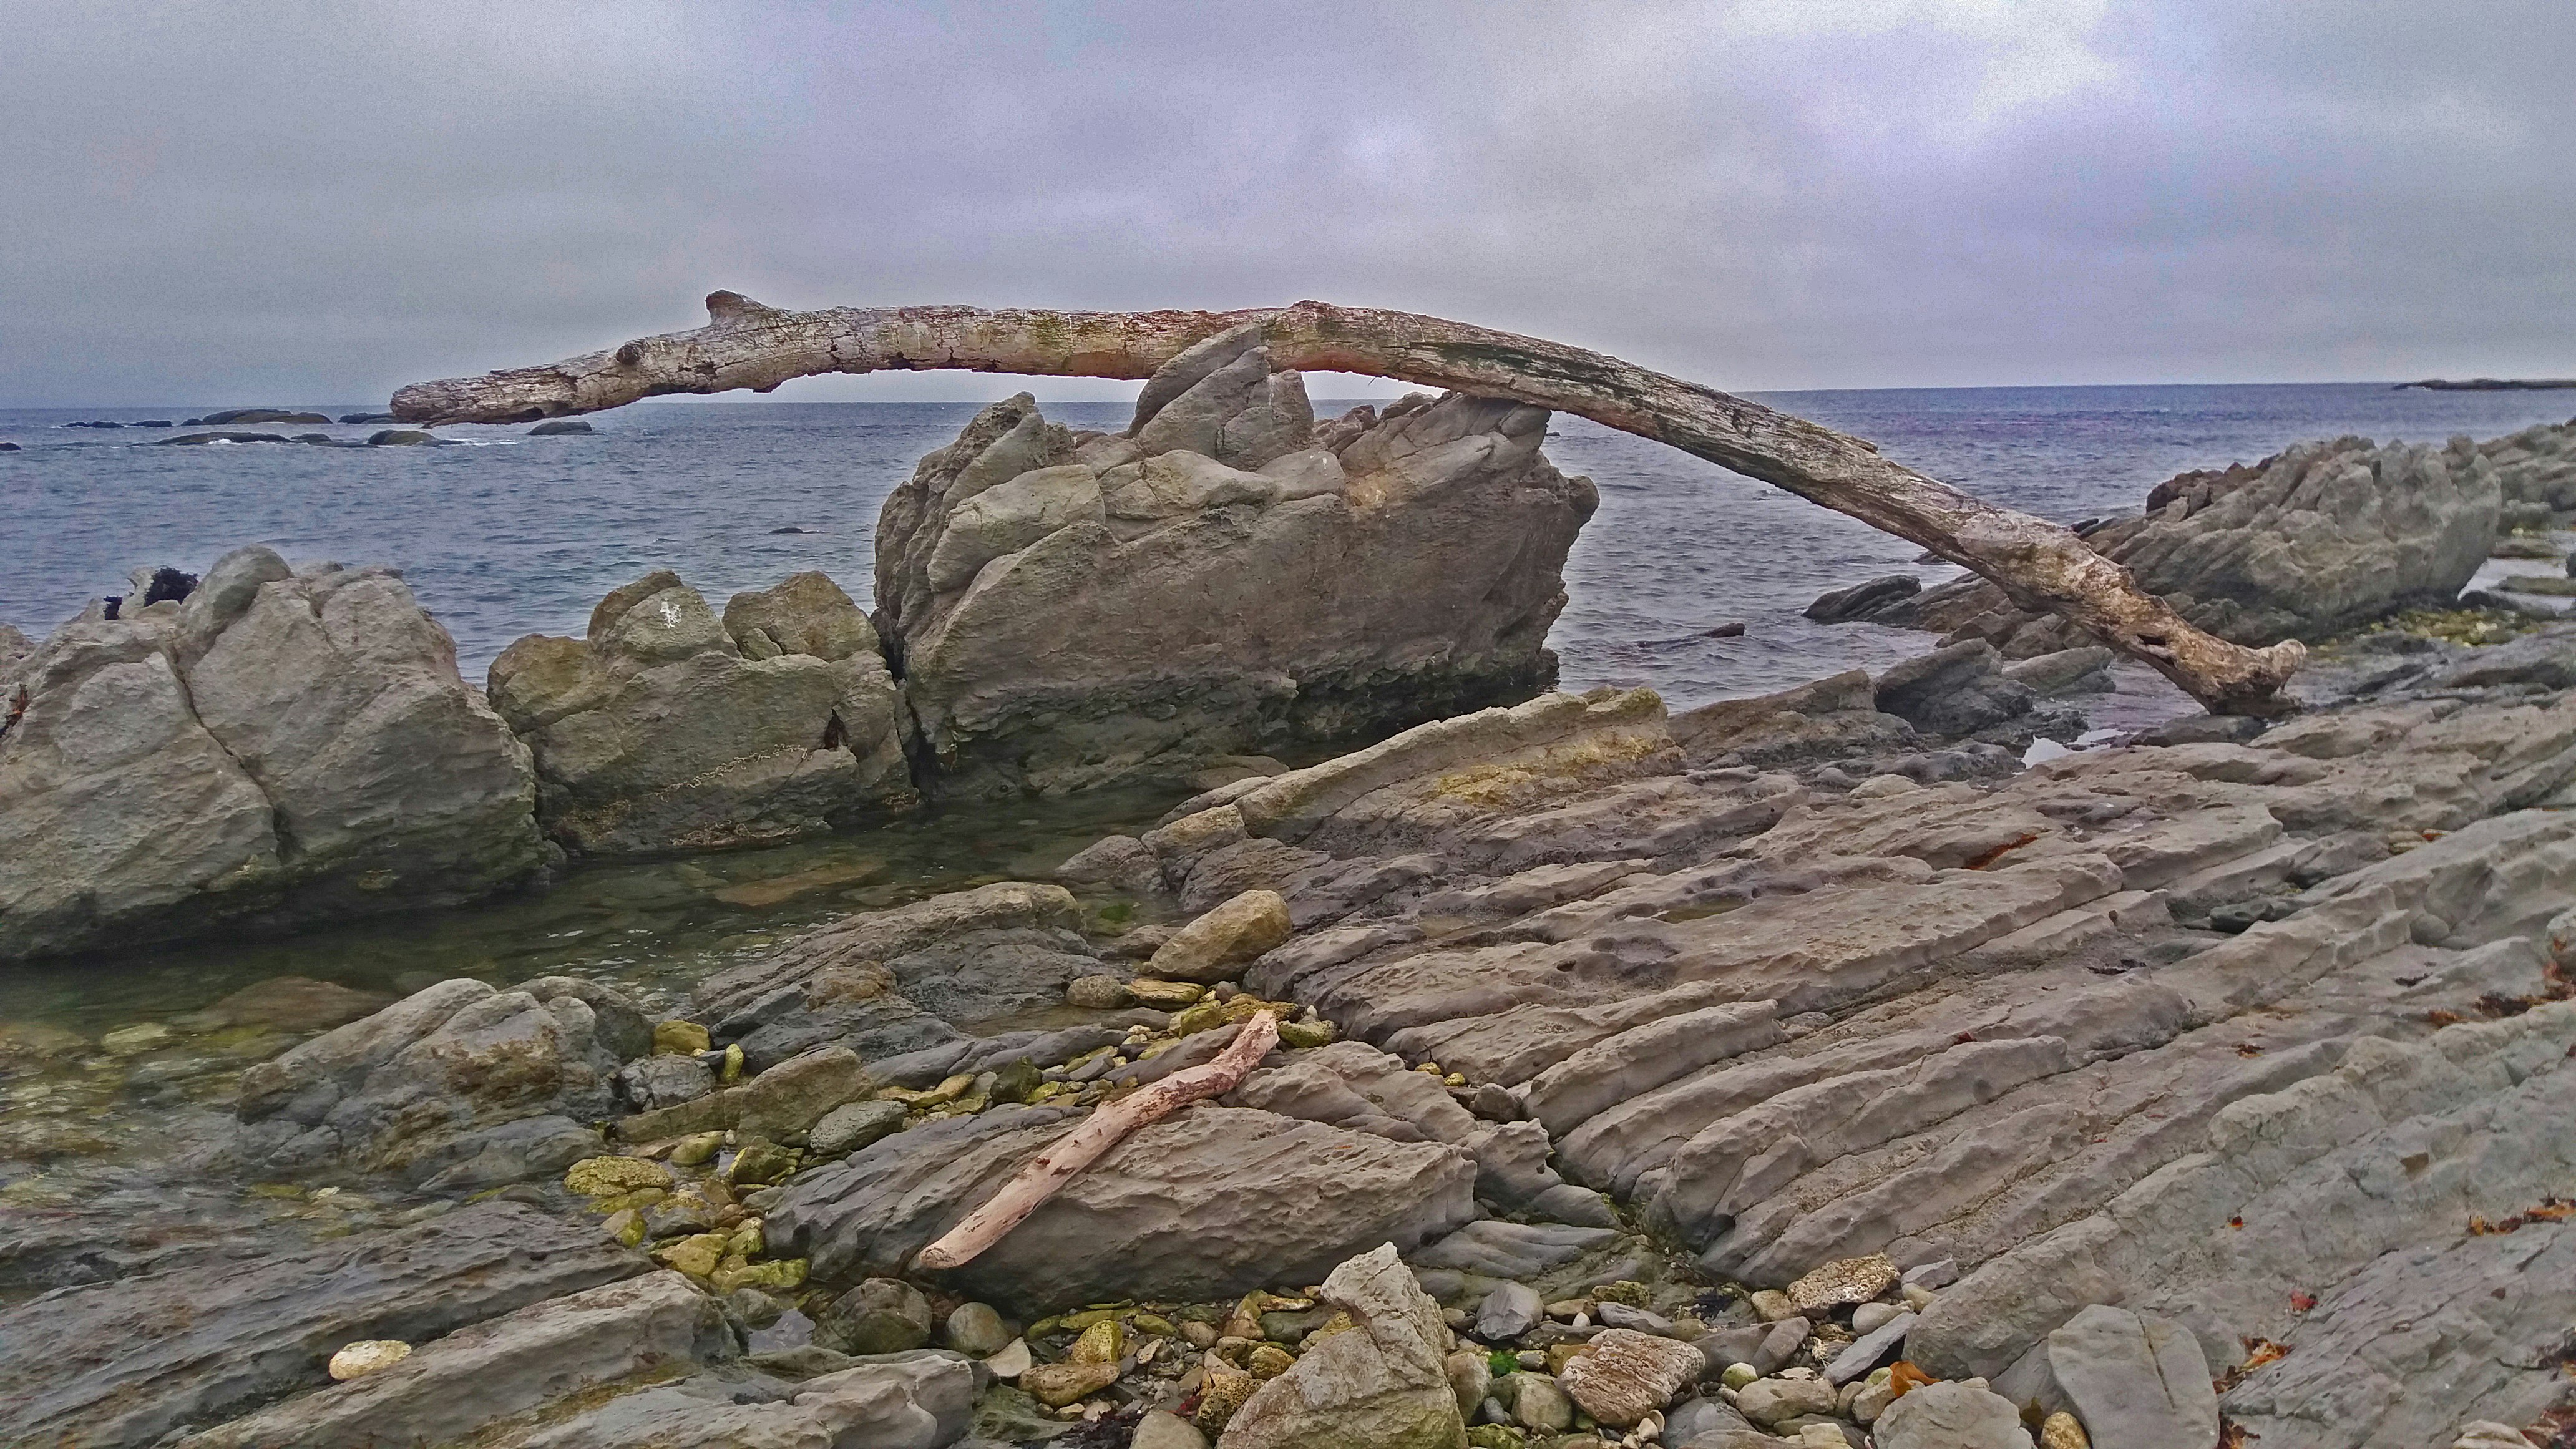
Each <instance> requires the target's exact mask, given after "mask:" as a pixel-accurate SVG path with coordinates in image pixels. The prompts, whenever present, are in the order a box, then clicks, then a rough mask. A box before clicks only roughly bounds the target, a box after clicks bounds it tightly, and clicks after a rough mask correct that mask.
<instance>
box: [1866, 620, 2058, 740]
mask: <svg viewBox="0 0 2576 1449" xmlns="http://www.w3.org/2000/svg"><path fill="white" fill-rule="evenodd" d="M2037 698H2038V694H2037V691H2035V690H2033V689H2032V688H2031V687H2030V686H2029V685H2027V684H2024V683H2022V682H2020V681H2019V680H2016V679H2012V678H2009V677H2007V676H2006V675H2005V674H2004V672H2003V656H2001V655H2000V654H1997V653H1996V652H1995V646H1993V645H1992V644H1989V643H1987V642H1986V641H1985V640H1983V639H1969V640H1964V641H1962V642H1960V643H1957V644H1952V645H1948V646H1946V647H1944V648H1940V649H1935V650H1933V651H1932V652H1931V653H1929V654H1923V655H1918V656H1916V657H1915V658H1912V659H1908V660H1906V661H1905V662H1903V663H1901V664H1898V665H1896V666H1894V667H1893V668H1891V669H1889V670H1888V671H1887V672H1886V673H1885V674H1882V675H1880V676H1879V678H1878V685H1877V689H1876V692H1875V695H1874V700H1875V703H1876V704H1877V706H1878V709H1879V711H1880V712H1881V713H1882V714H1892V715H1895V716H1896V717H1897V718H1899V719H1901V720H1904V721H1905V722H1906V723H1908V724H1910V725H1913V726H1914V727H1915V728H1916V729H1919V730H1922V731H1925V732H1926V733H1930V734H1936V735H1964V734H1972V733H1974V732H1975V731H1977V730H1981V729H1984V728H1985V727H1987V726H1988V725H1995V724H2001V723H2003V722H2004V721H2006V720H2009V719H2013V718H2015V717H2017V716H2020V715H2024V714H2028V713H2029V712H2030V707H2031V705H2032V703H2033V702H2034V701H2035V700H2036V699H2037Z"/></svg>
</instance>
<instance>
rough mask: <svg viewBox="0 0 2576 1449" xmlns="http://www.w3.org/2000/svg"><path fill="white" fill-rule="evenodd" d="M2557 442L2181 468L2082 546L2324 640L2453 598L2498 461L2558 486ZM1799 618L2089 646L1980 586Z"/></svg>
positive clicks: (2234, 624)
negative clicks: (2142, 505)
mask: <svg viewBox="0 0 2576 1449" xmlns="http://www.w3.org/2000/svg"><path fill="white" fill-rule="evenodd" d="M2540 431H2543V430H2534V432H2540ZM2517 440H2529V441H2528V443H2527V444H2525V443H2522V442H2518V441H2517ZM2555 441H2556V440H2554V439H2551V438H2538V439H2534V438H2532V435H2531V434H2518V435H2516V438H2514V439H2501V440H2499V441H2498V443H2491V444H2488V445H2486V447H2484V448H2479V447H2473V446H2471V445H2470V444H2469V443H2468V441H2467V440H2466V439H2458V440H2454V441H2453V442H2452V443H2451V444H2449V445H2448V446H2446V447H2439V448H2436V447H2431V446H2427V445H2422V444H2414V443H2391V444H2389V445H2387V446H2386V447H2375V446H2373V445H2372V444H2371V443H2370V441H2369V440H2368V439H2366V438H2337V439H2335V440H2333V441H2331V442H2318V443H2301V444H2299V445H2298V446H2296V447H2293V448H2289V449H2286V450H2284V451H2283V452H2281V453H2278V454H2276V455H2274V456H2272V457H2269V458H2266V459H2264V460H2263V461H2262V462H2260V463H2255V464H2251V465H2246V464H2239V465H2237V466H2234V467H2230V468H2225V469H2219V470H2214V471H2209V472H2195V473H2182V474H2177V475H2176V476H2174V477H2172V478H2169V479H2167V480H2165V481H2164V482H2162V483H2159V484H2157V485H2156V486H2155V488H2154V489H2153V490H2152V491H2150V492H2149V493H2148V495H2147V504H2146V511H2145V515H2144V516H2143V517H2139V518H2130V519H2122V520H2118V521H2116V522H2111V523H2106V524H2103V525H2101V526H2100V527H2098V528H2095V529H2092V530H2090V531H2088V532H2087V533H2086V534H2085V542H2087V543H2089V544H2091V545H2092V546H2093V547H2094V548H2095V549H2096V550H2098V551H2100V552H2101V553H2102V555H2103V556H2104V557H2106V558H2109V559H2111V560H2112V561H2114V562H2116V563H2120V564H2123V565H2126V566H2127V567H2128V568H2129V569H2130V570H2131V571H2132V572H2133V573H2135V574H2136V575H2137V579H2138V583H2139V584H2140V585H2141V586H2142V587H2144V588H2146V589H2147V590H2148V591H2149V592H2151V593H2154V594H2156V595H2158V596H2160V597H2162V598H2164V599H2165V600H2166V601H2167V602H2169V603H2170V604H2172V605H2173V607H2174V609H2175V610H2176V611H2177V612H2179V613H2180V614H2181V615H2182V616H2183V617H2184V618H2186V619H2189V620H2190V621H2191V622H2192V623H2194V624H2196V625H2198V626H2199V627H2201V628H2203V629H2206V630H2208V631H2209V632H2211V633H2213V634H2216V635H2218V636H2219V637H2221V638H2224V639H2230V640H2233V641H2235V642H2237V643H2240V644H2270V643H2273V642H2276V641H2279V640H2283V639H2318V638H2323V637H2326V636H2328V635H2332V634H2336V633H2339V632H2342V631H2345V630H2349V629H2352V628H2354V627H2356V626H2358V625H2361V624H2365V623H2368V622H2370V621H2371V620H2374V619H2377V618H2381V617H2384V616H2385V615H2387V614H2390V613H2393V612H2395V611H2396V610H2398V609H2401V608H2406V607H2409V606H2414V605H2443V604H2447V603H2449V602H2450V601H2451V600H2452V599H2453V598H2456V597H2457V596H2458V594H2459V592H2460V590H2461V588H2462V587H2464V586H2465V585H2466V584H2467V583H2468V581H2469V578H2470V576H2471V575H2472V574H2474V573H2476V572H2477V569H2478V565H2480V564H2482V563H2484V562H2485V561H2486V557H2487V552H2488V549H2489V548H2490V546H2491V545H2492V544H2493V543H2494V541H2495V536H2496V528H2497V519H2498V510H2499V508H2500V507H2501V505H2502V502H2503V500H2504V498H2505V497H2506V496H2507V495H2506V494H2505V493H2504V492H2503V491H2502V488H2501V484H2500V481H2499V480H2500V479H2501V478H2502V477H2503V476H2504V474H2505V472H2506V471H2507V467H2508V466H2510V468H2511V471H2512V473H2513V476H2514V477H2515V478H2516V479H2517V481H2518V486H2522V487H2527V488H2532V489H2540V490H2545V489H2546V488H2548V487H2550V486H2554V485H2552V484H2551V483H2550V482H2549V481H2548V480H2550V479H2552V478H2554V477H2555V476H2556V473H2557V472H2558V471H2564V470H2563V469H2561V468H2559V466H2558V461H2559V460H2558V459H2557V458H2556V456H2555V455H2553V454H2549V453H2548V452H2547V449H2548V447H2550V446H2551V445H2552V444H2553V443H2554V442H2555ZM2505 444H2513V445H2514V446H2513V447H2511V448H2503V447H2502V446H2501V445H2505ZM2496 450H2500V451H2496ZM2570 466H2576V465H2570ZM2569 486H2570V487H2571V488H2576V482H2571V483H2570V485H2569ZM1907 582H1908V583H1910V582H1911V581H1910V580H1908V581H1907ZM1809 613H1810V616H1811V617H1817V618H1822V619H1825V620H1827V621H1828V622H1845V621H1848V620H1853V619H1865V620H1868V621H1870V622H1873V623H1879V624H1889V625H1894V626H1897V627H1900V628H1913V629H1927V630H1933V631H1936V632H1939V633H1942V634H1944V635H1945V636H1947V637H1946V638H1945V640H1944V642H1946V643H1956V642H1958V641H1960V640H1965V639H1985V640H1988V641H1990V642H1992V643H1993V644H1994V646H1995V647H1996V648H1997V649H2000V650H2002V651H2003V653H2004V654H2005V655H2006V656H2007V657H2010V658H2015V659H2023V658H2029V657H2031V656H2033V655H2038V654H2047V653H2053V652H2056V651H2058V650H2063V649H2070V648H2076V647H2079V646H2084V645H2089V644H2093V643H2095V642H2096V641H2095V640H2094V639H2092V638H2091V637H2090V636H2088V635H2086V634H2084V633H2083V632H2082V631H2081V630H2079V629H2077V628H2075V627H2074V626H2072V625H2070V624H2068V623H2067V622H2066V621H2065V620H2063V619H2060V618H2058V617H2056V616H2053V615H2047V616H2043V615H2035V614H2031V613H2027V612H2025V611H2023V610H2021V609H2019V608H2016V607H2015V606H2014V605H2013V604H2012V602H2011V601H2010V600H2008V599H2006V598H2005V597H2004V594H2003V591H2002V590H2000V589H1998V588H1996V587H1995V586H1994V585H1992V584H1990V583H1987V582H1985V581H1984V580H1982V579H1976V578H1968V579H1961V580H1958V581H1957V582H1955V583H1949V584H1943V585H1941V586H1939V587H1937V588H1931V589H1925V590H1923V591H1921V592H1920V593H1915V592H1913V590H1912V589H1910V588H1908V587H1906V586H1905V585H1903V584H1899V583H1898V582H1897V581H1896V580H1895V579H1894V578H1890V579H1886V580H1877V581H1873V583H1871V584H1867V585H1861V586H1859V587H1857V588H1854V589H1846V590H1837V591H1835V592H1834V593H1832V594H1828V595H1826V596H1825V597H1823V598H1820V599H1818V600H1817V601H1816V603H1815V605H1813V606H1811V607H1810V610H1809Z"/></svg>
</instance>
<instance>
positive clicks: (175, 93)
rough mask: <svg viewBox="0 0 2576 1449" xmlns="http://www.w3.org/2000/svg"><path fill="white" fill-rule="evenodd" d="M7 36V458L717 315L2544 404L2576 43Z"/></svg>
mask: <svg viewBox="0 0 2576 1449" xmlns="http://www.w3.org/2000/svg"><path fill="white" fill-rule="evenodd" d="M0 18H5V20H6V42H5V45H0V215H5V218H6V220H5V222H0V227H5V230H0V243H5V245H0V406H43V405H85V404H96V405H102V406H103V405H110V404H137V405H143V404H155V405H157V404H171V405H205V406H211V405H217V404H224V403H262V402H295V403H314V402H364V401H368V400H371V399H377V398H382V397H384V396H385V395H386V394H387V393H388V392H390V391H391V389H392V388H393V387H395V386H396V385H398V384H401V383H404V382H408V381H413V380H417V379H421V378H427V377H435V376H444V375H449V374H454V373H461V372H478V371H481V370H483V369H486V368H490V367H499V366H510V365H518V364H525V363H533V362H541V361H548V360H551V359H553V358H555V357H558V356H562V355H565V354H567V353H572V352H581V351H589V350H591V349H594V348H597V347H601V346H605V345H608V344H610V343H613V342H615V341H618V340H621V339H623V338H626V337H629V336H632V335H636V334H639V333H646V332H661V331H669V330H675V329H679V328H684V327H690V326H695V325H697V324H698V323H699V322H700V321H702V320H703V314H702V313H700V312H699V310H698V305H697V299H698V297H699V296H701V295H702V294H703V293H705V292H706V291H707V290H709V289H710V288H713V287H719V286H723V287H731V288H734V289H736V290H739V291H743V292H746V293H748V294H750V295H752V296H754V297H757V298H759V299H761V300H762V301H765V302H769V303H772V304H775V305H780V306H823V305H831V304H836V303H852V304H883V303H895V302H972V303H978V304H984V305H1001V304H1030V305H1045V306H1057V307H1103V308H1130V307H1166V306H1186V307H1209V308H1227V307H1240V306H1250V305H1257V304H1263V303H1276V302H1286V301H1291V300H1295V299H1297V298H1300V297H1320V298H1324V299H1327V300H1332V301H1339V302H1347V303H1361V304H1373V305H1383V306H1394V307H1403V308H1408V309H1412V310H1418V311H1429V312H1437V313H1441V314H1444V315H1448V316H1453V317H1459V318H1463V319H1466V320H1470V321H1475V322H1480V323H1485V324H1488V325H1494V326H1500V327H1506V328H1511V329H1514V330H1519V331H1524V332H1532V333H1537V334H1540V335H1543V336H1548V337H1553V338H1558V339H1561V340H1564V341H1568V342H1575V343H1580V344H1583V345H1587V346H1592V347H1596V348H1600V349H1603V350H1607V351H1611V352H1616V353H1619V354H1621V355H1623V356H1626V357H1629V358H1631V359H1633V360H1636V361H1639V362H1644V363H1647V364H1649V365H1652V366H1657V367H1661V368H1665V369H1667V370H1670V371H1674V372H1678V373H1681V374H1683V375H1685V376H1689V377H1692V378H1696V379H1699V380H1702V381H1706V382H1710V383H1714V384H1716V385H1719V386H1722V387H1730V388H1736V389H1742V390H1763V389H1779V388H1799V387H1882V386H1905V385H1970V384H1986V383H2052V382H2163V381H2211V382H2236V381H2306V380H2338V379H2371V378H2394V377H2414V376H2424V375H2433V374H2454V375H2459V374H2468V373H2495V374H2538V373H2548V374H2557V375H2566V374H2576V266H2571V264H2570V260H2569V258H2570V252H2571V246H2576V179H2571V178H2576V167H2571V162H2570V158H2571V157H2576V84H2571V83H2570V81H2569V79H2568V74H2567V68H2568V60H2569V57H2571V56H2576V5H2570V4H2568V3H2567V0H2531V3H2515V0H2455V3H2452V4H2448V5H2426V4H2422V3H2420V0H2418V3H2406V4H2377V3H2362V0H2333V3H2303V4H2283V3H2260V0H2223V3H2192V0H2155V3H2152V4H2134V3H2133V4H2125V5H2122V4H2110V3H2092V0H1910V3H1908V0H1883V3H1881V0H1780V3H1773V4H1744V5H1731V4H1718V3H1696V4H1686V3H1670V4H1661V3H1641V0H1619V3H1602V4H1592V5H1581V6H1576V5H1566V4H1563V3H1561V0H1560V3H1547V4H1530V5H1521V4H1515V3H1509V0H1469V3H1460V4H1446V3H1410V4H1406V3H1395V4H1353V5H1298V4H1293V3H1289V4H1277V3H1274V4H1266V5H1228V6H1213V5H1205V4H1200V3H1175V4H1159V3H1136V4H1097V5H1089V4H1072V3H1066V4H1051V5H1025V6H999V5H994V6H962V5H961V6H940V5H897V4H849V5H790V4H770V5H739V4H715V3H705V0H699V3H649V0H613V3H602V4H595V5H592V4H546V3H534V0H506V3H499V4H489V5H485V4H468V3H458V0H438V3H433V4H426V5H424V4H419V3H417V0H411V3H403V4H390V3H388V4H374V3H364V0H336V3H310V4H297V3H286V0H264V3H258V4H251V3H241V4H223V3H196V4H146V3H126V4H115V5H102V4H98V3H95V0H62V3H56V0H0ZM993 389H994V383H993V380H991V379H982V378H975V377H971V376H962V375H930V376H915V377H901V378H870V379H833V380H826V381H821V382H814V383H807V384H803V385H801V386H800V387H791V388H789V389H787V390H785V391H783V392H782V393H781V394H780V396H782V397H790V398H826V397H878V398H897V397H903V398H920V397H979V396H987V395H991V394H992V392H993ZM1328 390H1333V389H1328ZM1041 392H1042V394H1043V395H1051V396H1079V395H1090V396H1099V395H1105V393H1104V390H1103V389H1101V388H1086V387H1085V385H1083V384H1080V383H1052V384H1048V385H1047V386H1046V387H1044V388H1042V389H1041Z"/></svg>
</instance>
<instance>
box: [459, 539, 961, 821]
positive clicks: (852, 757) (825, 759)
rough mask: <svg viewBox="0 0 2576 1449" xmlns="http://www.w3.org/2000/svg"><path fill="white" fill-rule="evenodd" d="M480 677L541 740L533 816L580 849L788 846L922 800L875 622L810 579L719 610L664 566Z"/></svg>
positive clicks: (518, 648) (506, 713) (737, 599)
mask: <svg viewBox="0 0 2576 1449" xmlns="http://www.w3.org/2000/svg"><path fill="white" fill-rule="evenodd" d="M491 682H492V704H493V708H495V709H497V710H499V711H500V713H501V717H502V718H503V719H506V720H508V721H509V723H510V728H511V729H513V730H515V731H517V732H518V734H519V735H520V737H521V738H523V739H525V740H526V741H527V742H528V743H529V745H530V747H531V748H532V749H533V750H534V752H535V763H536V772H537V780H538V785H539V793H538V815H539V818H540V819H541V821H542V822H543V824H544V826H545V828H546V830H547V832H548V833H549V834H550V835H552V836H553V837H554V838H556V839H557V840H560V841H561V842H563V843H564V844H565V845H567V846H569V847H571V848H572V849H575V850H578V851H581V852H583V853H585V854H590V855H620V854H633V853H643V852H654V851H667V850H679V849H709V848H716V847H725V846H739V845H754V844H764V843H768V842H773V841H781V840H791V839H795V838H798V837H800V836H807V835H815V834H820V833H823V832H826V831H830V830H833V829H837V828H840V827H843V826H849V825H856V824H862V823H869V822H874V821H877V820H882V819H884V818H886V817H888V816H891V815H894V814H899V813H901V812H904V811H907V810H909V809H911V808H912V807H913V806H914V805H915V804H917V803H918V797H917V796H916V795H915V793H914V791H913V788H912V779H911V773H910V768H909V766H908V764H907V763H906V760H905V757H904V729H905V719H904V712H903V708H902V702H901V696H900V693H899V691H898V690H897V689H896V687H895V684H894V680H893V678H892V676H890V675H889V674H888V673H887V672H886V667H885V661H884V659H883V658H882V657H881V656H880V655H879V654H878V652H877V643H876V635H875V631H874V630H872V629H871V628H870V627H869V625H868V621H867V618H866V616H865V615H863V614H862V613H860V612H859V608H858V606H857V605H856V604H853V603H852V602H850V598H849V596H848V595H847V594H844V593H842V592H841V590H840V589H839V588H838V587H837V586H836V585H834V584H833V583H832V581H831V580H830V579H828V578H826V577H824V576H823V575H821V574H819V573H802V574H797V575H794V576H793V577H791V578H789V579H788V580H787V581H786V582H784V583H782V584H779V585H778V586H777V587H776V588H773V589H769V590H766V591H763V592H758V593H743V594H736V595H735V596H734V597H733V598H732V600H731V601H730V602H728V603H727V604H726V605H725V610H724V615H723V617H722V618H718V617H717V615H716V613H715V611H714V610H713V609H711V608H710V607H709V606H708V605H707V602H706V600H705V599H703V598H701V597H700V596H699V595H698V593H697V591H696V590H694V589H691V588H689V587H688V586H687V585H685V584H683V583H682V582H680V579H679V577H678V576H677V575H675V574H673V573H671V572H669V571H668V570H662V569H657V570H655V571H654V572H652V573H649V574H646V575H645V576H644V577H643V578H640V579H638V580H636V581H635V582H634V583H631V584H627V585H625V586H624V587H622V588H619V589H616V590H614V591H612V592H611V593H610V594H609V595H608V597H607V598H605V599H603V600H601V601H600V604H599V607H598V608H596V609H594V610H593V611H592V613H591V618H590V629H589V634H588V637H587V638H585V639H564V638H556V637H552V636H548V635H542V634H533V635H530V636H528V637H527V638H524V639H521V640H520V641H518V642H517V643H515V644H513V645H511V646H510V647H509V648H508V649H506V650H504V651H502V654H501V657H500V658H498V659H496V660H494V661H493V663H492V681H491Z"/></svg>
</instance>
